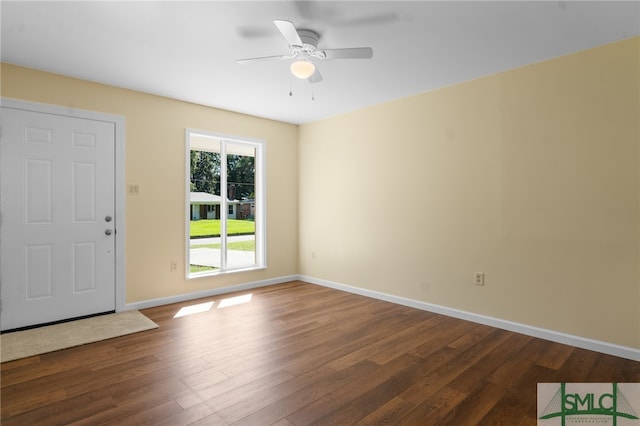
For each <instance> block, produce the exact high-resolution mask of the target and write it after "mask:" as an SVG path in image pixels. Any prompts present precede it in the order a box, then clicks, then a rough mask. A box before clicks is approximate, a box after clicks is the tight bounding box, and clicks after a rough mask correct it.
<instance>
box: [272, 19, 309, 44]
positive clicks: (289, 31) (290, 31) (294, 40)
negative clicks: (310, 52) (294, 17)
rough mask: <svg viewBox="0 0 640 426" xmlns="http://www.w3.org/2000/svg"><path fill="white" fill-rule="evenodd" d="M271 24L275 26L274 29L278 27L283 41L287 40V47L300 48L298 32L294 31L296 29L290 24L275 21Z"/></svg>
mask: <svg viewBox="0 0 640 426" xmlns="http://www.w3.org/2000/svg"><path fill="white" fill-rule="evenodd" d="M273 23H274V24H276V27H278V30H279V31H280V32H281V33H282V36H283V37H284V38H285V40H287V43H289V46H298V47H302V40H300V36H299V35H298V30H296V27H294V26H293V24H292V23H291V22H289V21H282V20H279V19H276V20H275V21H273Z"/></svg>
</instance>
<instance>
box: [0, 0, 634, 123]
mask: <svg viewBox="0 0 640 426" xmlns="http://www.w3.org/2000/svg"><path fill="white" fill-rule="evenodd" d="M0 7H1V9H0V13H1V14H2V28H1V30H2V45H1V48H2V51H1V55H2V61H3V62H8V63H13V64H18V65H23V66H27V67H31V68H36V69H40V70H44V71H50V72H54V73H59V74H64V75H68V76H72V77H78V78H81V79H86V80H91V81H96V82H100V83H106V84H110V85H114V86H119V87H124V88H129V89H133V90H138V91H142V92H147V93H152V94H157V95H162V96H167V97H170V98H175V99H181V100H185V101H189V102H194V103H197V104H202V105H208V106H213V107H218V108H223V109H227V110H231V111H237V112H242V113H246V114H251V115H255V116H259V117H265V118H270V119H274V120H279V121H284V122H289V123H296V124H301V123H307V122H312V121H317V120H320V119H323V118H327V117H331V116H335V115H338V114H342V113H345V112H348V111H352V110H356V109H360V108H364V107H367V106H370V105H374V104H378V103H382V102H386V101H390V100H393V99H398V98H402V97H406V96H410V95H414V94H417V93H422V92H426V91H429V90H433V89H437V88H440V87H443V86H448V85H451V84H455V83H458V82H461V81H465V80H470V79H474V78H478V77H481V76H485V75H489V74H493V73H496V72H500V71H504V70H507V69H513V68H516V67H520V66H523V65H526V64H530V63H534V62H539V61H542V60H545V59H549V58H552V57H557V56H561V55H565V54H568V53H571V52H576V51H580V50H584V49H588V48H591V47H594V46H597V45H601V44H606V43H611V42H614V41H617V40H622V39H625V38H629V37H633V36H637V35H640V2H638V1H624V2H613V1H587V2H576V1H535V2H525V1H510V2H487V1H470V2H461V1H440V2H436V1H410V2H401V1H335V2H330V1H303V2H293V1H280V2H272V1H257V2H247V1H233V2H231V1H200V2H187V1H173V2H171V1H139V2H112V1H102V2H100V1H86V2H78V1H76V2H58V1H45V2H31V1H29V2H24V1H8V0H4V1H2V3H1V6H0ZM274 19H284V20H290V21H292V22H293V23H294V24H295V25H296V27H297V28H308V29H313V30H315V31H317V32H319V33H320V34H321V38H320V42H319V46H318V47H319V48H342V47H362V46H370V47H372V48H373V52H374V53H373V59H369V60H334V61H324V62H321V63H318V67H319V69H320V71H321V72H322V75H323V77H324V81H322V82H320V83H317V84H314V85H311V84H309V83H308V82H307V81H302V80H295V81H292V80H294V79H293V78H291V76H290V74H289V71H288V67H289V63H288V61H283V60H275V61H268V62H257V63H251V64H238V63H236V59H240V58H247V57H254V56H268V55H279V54H286V53H287V50H288V49H287V43H286V42H285V41H284V38H283V37H282V35H281V34H280V33H279V32H278V30H277V28H276V27H275V25H274V24H273V20H274ZM290 87H292V89H293V96H289V90H290ZM312 88H313V90H314V92H315V100H312Z"/></svg>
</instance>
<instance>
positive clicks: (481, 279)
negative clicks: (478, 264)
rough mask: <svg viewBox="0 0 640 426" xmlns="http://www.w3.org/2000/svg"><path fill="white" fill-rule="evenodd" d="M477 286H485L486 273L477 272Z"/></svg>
mask: <svg viewBox="0 0 640 426" xmlns="http://www.w3.org/2000/svg"><path fill="white" fill-rule="evenodd" d="M475 284H476V285H484V272H476V273H475Z"/></svg>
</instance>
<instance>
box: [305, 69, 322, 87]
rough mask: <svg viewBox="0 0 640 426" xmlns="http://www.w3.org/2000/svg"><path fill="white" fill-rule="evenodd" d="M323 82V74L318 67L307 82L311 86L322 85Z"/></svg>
mask: <svg viewBox="0 0 640 426" xmlns="http://www.w3.org/2000/svg"><path fill="white" fill-rule="evenodd" d="M322 80H323V78H322V74H320V71H319V70H318V67H316V71H315V72H314V73H313V74H311V77H309V78H308V79H307V81H308V82H309V83H311V84H313V83H320V82H321V81H322Z"/></svg>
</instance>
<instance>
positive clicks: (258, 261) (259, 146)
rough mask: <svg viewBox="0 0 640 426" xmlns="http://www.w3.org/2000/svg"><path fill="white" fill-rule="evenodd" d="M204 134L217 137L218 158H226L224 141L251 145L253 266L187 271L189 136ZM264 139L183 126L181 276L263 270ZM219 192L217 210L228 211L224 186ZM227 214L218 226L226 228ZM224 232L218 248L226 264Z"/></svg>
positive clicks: (189, 213) (264, 261) (264, 260)
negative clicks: (182, 267)
mask: <svg viewBox="0 0 640 426" xmlns="http://www.w3.org/2000/svg"><path fill="white" fill-rule="evenodd" d="M192 135H196V136H198V135H199V136H204V137H208V138H214V139H219V140H220V141H221V142H224V143H222V144H221V149H220V151H221V152H220V155H221V157H224V158H226V142H230V143H239V144H248V145H252V146H253V147H254V148H255V156H256V161H255V169H256V170H255V173H254V185H255V187H254V192H255V205H256V208H255V215H254V223H255V229H256V232H255V246H256V251H255V263H254V264H253V265H250V266H247V267H242V268H234V269H228V268H225V269H219V270H215V271H205V272H197V273H191V271H190V263H189V262H190V253H189V250H190V235H189V229H190V224H191V136H192ZM266 144H267V143H266V141H265V140H261V139H254V138H248V137H244V136H236V135H227V134H223V133H217V132H211V131H208V130H200V129H194V128H186V129H185V228H184V238H185V275H186V278H187V279H195V278H201V277H211V276H216V275H225V274H229V273H235V272H243V271H254V270H258V269H266V268H267V228H266V224H267V205H266V200H267V194H266V191H267V173H266V165H267V156H266V155H267V149H266ZM226 169H227V165H226V161H223V162H222V164H221V175H222V174H224V175H225V176H226ZM225 179H226V178H225ZM220 193H221V195H220V196H221V201H220V211H221V212H226V211H228V208H229V207H228V206H229V204H228V202H227V188H226V185H221V186H220ZM227 217H228V213H227V214H221V215H220V226H221V227H224V228H225V229H226V226H227V225H226V224H227ZM226 246H227V241H226V233H224V234H223V235H222V236H221V248H222V262H223V265H226Z"/></svg>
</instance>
